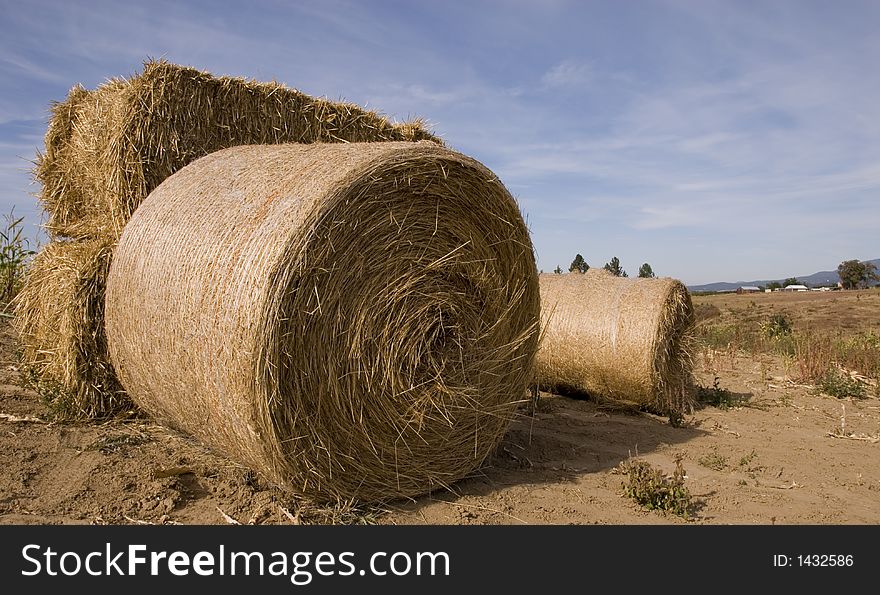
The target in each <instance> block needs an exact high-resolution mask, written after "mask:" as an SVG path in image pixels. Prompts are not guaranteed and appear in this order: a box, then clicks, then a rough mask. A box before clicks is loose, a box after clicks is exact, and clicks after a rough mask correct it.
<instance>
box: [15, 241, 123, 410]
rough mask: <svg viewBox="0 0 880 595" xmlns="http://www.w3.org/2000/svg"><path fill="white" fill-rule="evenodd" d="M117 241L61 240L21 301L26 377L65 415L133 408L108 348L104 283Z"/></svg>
mask: <svg viewBox="0 0 880 595" xmlns="http://www.w3.org/2000/svg"><path fill="white" fill-rule="evenodd" d="M112 250H113V246H112V244H110V243H107V242H105V241H103V240H91V241H83V242H74V241H55V242H52V243H50V244H48V245H47V246H46V247H45V248H44V249H43V250H42V251H41V252H40V253H39V254H38V255H37V257H36V258H35V259H34V261H33V262H32V263H31V265H30V267H29V269H28V275H27V281H26V282H25V284H24V286H23V288H22V290H21V291H20V292H19V294H18V295H17V296H16V298H15V316H14V318H13V325H14V326H15V328H16V330H17V331H18V333H19V337H20V344H21V363H22V368H23V372H24V374H25V378H26V379H28V381H29V382H30V383H31V384H32V385H34V386H35V388H36V389H37V390H38V391H39V392H40V394H41V395H42V396H43V398H44V399H45V400H46V401H47V404H48V405H49V406H50V407H51V408H52V409H53V411H55V413H56V414H57V415H58V416H59V417H61V418H66V419H76V418H86V417H88V418H94V417H104V416H106V415H108V414H110V413H120V412H125V411H130V410H131V409H132V404H131V401H129V399H128V397H127V396H126V395H125V392H124V391H123V390H122V387H121V386H120V385H119V382H118V381H117V380H116V375H115V374H114V372H113V367H112V366H111V365H110V356H109V354H108V352H107V340H106V337H105V335H104V284H105V281H106V278H107V274H108V271H109V268H110V255H111V253H112Z"/></svg>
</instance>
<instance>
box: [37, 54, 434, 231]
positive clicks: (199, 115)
mask: <svg viewBox="0 0 880 595" xmlns="http://www.w3.org/2000/svg"><path fill="white" fill-rule="evenodd" d="M421 139H429V140H435V141H436V140H437V139H436V138H435V137H433V136H432V135H431V134H430V133H429V132H427V130H426V129H425V128H424V126H423V125H422V123H421V122H420V121H418V120H416V121H412V122H408V123H402V124H394V123H392V122H389V121H388V120H387V119H386V118H384V117H383V116H381V115H379V114H377V113H375V112H371V111H367V110H364V109H362V108H360V107H358V106H356V105H353V104H350V103H342V102H332V101H328V100H326V99H320V98H314V97H310V96H308V95H305V94H303V93H300V92H299V91H296V90H293V89H289V88H287V87H284V86H283V85H281V84H278V83H259V82H256V81H250V80H245V79H240V78H229V77H214V76H212V75H210V74H208V73H206V72H201V71H198V70H195V69H193V68H187V67H183V66H177V65H174V64H169V63H167V62H165V61H161V60H160V61H150V62H147V63H146V64H145V65H144V71H143V73H141V74H138V75H136V76H134V77H132V78H130V79H113V80H111V81H108V82H107V83H105V84H104V85H101V86H100V87H98V88H97V89H95V90H94V91H87V90H85V89H83V88H82V87H80V86H76V87H74V88H73V89H71V91H70V94H69V95H68V97H67V99H66V100H65V101H63V102H61V103H58V104H56V105H55V106H54V107H53V109H52V118H51V121H50V124H49V129H48V131H47V133H46V139H45V145H46V147H45V154H44V155H41V156H39V157H38V160H37V168H36V172H35V174H36V177H37V179H38V180H39V181H40V182H41V184H42V191H41V194H40V199H41V202H42V204H43V206H44V208H45V210H46V212H47V213H48V215H49V218H48V222H47V224H46V227H47V229H48V230H49V231H50V232H51V233H53V234H54V235H60V236H66V237H71V238H95V237H99V236H104V237H109V238H112V239H116V238H117V237H118V236H119V234H120V233H121V232H122V229H123V227H124V226H125V223H126V222H127V221H128V219H129V217H130V216H131V214H132V213H133V212H134V210H135V209H136V208H137V206H138V205H139V204H140V203H141V202H142V201H143V200H144V199H145V198H146V197H147V195H148V194H149V193H150V192H151V191H152V190H153V188H155V187H156V186H158V185H159V183H161V182H162V180H164V179H165V178H167V177H168V176H170V175H171V174H172V173H174V172H175V171H177V170H178V169H180V168H181V167H183V166H184V165H186V164H187V163H189V162H191V161H193V160H194V159H197V158H199V157H201V156H203V155H207V154H208V153H211V152H213V151H217V150H219V149H223V148H226V147H232V146H238V145H245V144H274V143H291V142H299V143H312V142H358V141H370V142H373V141H415V140H421ZM438 142H439V141H438Z"/></svg>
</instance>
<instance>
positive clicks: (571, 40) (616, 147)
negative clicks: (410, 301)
mask: <svg viewBox="0 0 880 595" xmlns="http://www.w3.org/2000/svg"><path fill="white" fill-rule="evenodd" d="M157 2H158V5H157V4H156V3H154V4H152V5H146V4H143V3H135V2H103V1H100V0H98V1H96V2H90V3H75V4H74V3H67V2H60V1H59V2H51V1H48V0H45V1H44V0H33V1H31V2H28V3H19V4H16V5H10V6H9V7H8V8H5V9H4V10H5V12H4V21H3V23H2V25H0V33H2V35H0V55H2V56H4V57H3V58H0V74H2V75H3V76H4V80H5V81H6V82H7V84H5V85H4V86H3V88H2V89H0V197H3V198H0V210H2V209H3V208H4V203H2V200H6V201H7V203H5V204H9V203H11V202H21V203H27V204H29V205H35V203H34V202H33V200H32V199H31V198H30V197H29V196H28V195H27V194H26V193H27V192H28V191H33V187H31V186H30V180H29V176H28V175H27V172H26V171H24V168H22V165H24V164H23V163H22V162H21V156H22V155H23V154H25V155H30V154H32V152H33V149H35V148H37V147H39V144H40V137H41V136H42V133H43V132H44V129H45V122H44V120H42V118H44V116H45V114H46V108H47V107H48V104H49V102H50V101H51V100H57V99H62V98H63V97H64V95H65V93H66V92H67V89H68V88H69V87H70V86H71V85H72V84H73V83H75V82H83V83H84V84H86V85H87V86H94V85H97V84H99V83H100V82H101V81H103V80H104V79H105V78H107V77H110V76H117V75H127V74H131V73H132V72H134V71H136V70H138V69H139V68H140V62H141V60H143V59H144V58H145V57H147V56H156V57H158V56H164V57H166V58H168V59H169V60H172V61H175V62H180V63H186V64H191V65H194V66H197V67H199V68H204V69H207V70H211V71H214V72H217V73H222V74H233V75H243V76H251V77H255V78H259V79H276V80H280V81H283V82H285V83H287V84H289V85H291V86H295V87H297V88H300V89H302V90H303V91H305V92H307V93H311V94H315V95H323V96H327V97H330V98H334V99H346V100H349V101H354V102H356V103H360V104H362V105H367V106H368V107H370V108H372V109H377V110H379V111H382V112H384V113H386V114H388V115H389V116H391V117H393V118H396V119H405V118H409V117H413V116H422V117H425V118H427V120H428V121H429V122H430V123H431V124H433V125H434V126H435V129H436V131H437V132H438V133H439V134H441V135H442V136H443V138H444V139H445V140H446V141H447V142H448V143H449V145H450V146H452V147H454V148H456V149H459V150H461V151H464V152H466V153H468V154H471V155H473V156H474V157H476V158H478V159H480V160H481V161H483V162H484V163H486V165H488V166H489V167H490V168H492V169H493V170H494V171H495V172H496V173H498V174H499V175H500V176H501V178H502V180H504V181H505V183H506V184H507V185H508V187H509V188H510V189H511V190H513V191H514V192H515V194H517V198H518V199H519V201H520V204H521V205H522V207H523V209H524V210H525V212H526V214H527V215H528V217H529V222H530V224H531V226H532V229H533V230H534V236H533V239H534V242H535V244H536V247H537V251H538V254H539V258H540V266H541V267H542V268H545V269H548V270H549V269H552V268H553V267H554V266H555V265H556V264H559V263H563V264H564V263H567V262H570V261H571V258H572V256H573V254H574V253H576V252H579V251H581V252H584V251H587V250H589V251H591V252H592V253H593V254H594V255H597V256H595V258H602V259H605V260H607V259H608V258H610V256H611V255H614V254H617V255H618V256H620V257H621V258H622V259H624V264H625V265H628V266H629V268H633V267H636V266H638V264H641V262H644V261H645V260H648V261H649V262H651V264H652V266H654V268H655V269H657V270H660V271H661V272H662V273H663V274H671V275H675V276H680V277H682V278H683V279H684V280H685V281H694V282H696V281H712V280H717V279H713V278H712V277H711V275H717V274H719V273H718V269H717V266H718V263H719V262H722V263H723V264H724V266H725V267H726V271H727V272H726V273H725V275H726V274H729V275H730V276H732V277H737V276H739V275H740V273H741V274H742V277H743V278H749V277H762V276H764V277H774V276H780V275H784V274H785V273H786V272H790V273H792V274H793V273H795V272H800V273H802V272H808V271H809V269H810V268H811V267H810V266H809V263H810V262H813V261H814V260H819V259H821V258H830V259H831V260H834V259H837V258H841V259H842V258H844V257H859V258H875V257H877V256H880V254H878V253H873V252H872V250H876V249H877V244H876V240H875V239H874V236H872V235H871V234H870V233H868V232H867V231H868V230H870V229H871V227H870V226H871V225H874V226H875V228H876V227H880V207H878V206H877V205H878V203H877V201H876V197H877V196H878V195H880V143H878V142H877V139H878V138H880V77H875V76H871V73H873V71H874V69H875V64H876V63H877V62H878V60H880V38H878V37H877V36H876V34H875V31H874V28H873V23H876V22H877V20H878V19H880V5H877V4H876V3H873V2H853V3H851V4H848V8H847V10H839V9H835V8H834V7H832V6H830V5H828V6H825V5H823V4H821V3H816V4H803V3H801V2H787V1H784V0H783V1H780V2H773V3H749V4H746V3H738V2H726V1H713V0H707V1H706V2H699V3H693V2H674V1H670V2H665V1H658V2H650V3H640V4H639V9H638V10H634V9H632V8H631V7H629V5H628V3H611V2H609V3H600V2H591V3H582V2H566V1H564V0H559V1H558V2H554V3H552V4H546V3H540V4H534V3H529V2H521V3H520V4H518V5H517V6H516V9H515V10H514V9H511V8H510V7H509V4H508V3H495V2H486V3H476V4H474V3H470V2H463V1H462V2H444V3H406V4H405V6H406V8H405V9H403V8H402V6H404V5H396V4H392V3H375V4H372V3H370V4H366V3H362V2H354V1H348V0H333V1H328V2H321V3H279V2H268V1H267V2H264V3H260V4H259V5H258V6H257V7H256V8H247V9H244V8H241V7H232V6H231V5H226V4H224V3H220V4H217V3H215V2H209V1H207V0H194V2H191V3H186V4H183V3H178V2H171V1H170V0H157ZM50 15H51V16H52V18H48V17H49V16H50ZM131 23H137V26H136V27H132V26H131ZM18 120H32V121H33V123H32V124H27V125H24V124H22V125H21V126H19V125H18V124H15V123H14V121H18ZM4 122H6V123H10V126H11V127H4V126H3V123H4ZM853 230H858V233H855V232H853ZM804 233H810V234H812V236H811V239H810V242H809V244H808V245H803V244H802V243H801V239H800V236H799V234H800V235H801V236H802V235H803V234H804ZM598 255H601V256H598ZM591 258H592V257H591ZM629 261H632V262H629ZM801 264H802V266H799V265H801ZM831 264H833V263H831ZM823 266H824V265H823ZM804 267H806V268H807V271H805V270H803V269H804Z"/></svg>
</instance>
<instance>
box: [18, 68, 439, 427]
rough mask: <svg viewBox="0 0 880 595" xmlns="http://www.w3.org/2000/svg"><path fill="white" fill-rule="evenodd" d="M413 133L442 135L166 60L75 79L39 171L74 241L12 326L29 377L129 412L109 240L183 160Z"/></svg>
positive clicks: (57, 252) (29, 285)
mask: <svg viewBox="0 0 880 595" xmlns="http://www.w3.org/2000/svg"><path fill="white" fill-rule="evenodd" d="M418 139H430V140H433V141H435V142H437V143H439V142H440V141H439V140H438V139H436V138H435V137H434V136H432V135H431V134H430V133H428V132H427V130H426V129H425V128H424V127H423V126H422V124H421V122H420V121H418V120H416V121H412V122H409V123H403V124H394V123H391V122H389V121H388V120H387V119H385V118H384V117H382V116H381V115H379V114H376V113H374V112H370V111H366V110H363V109H361V108H359V107H357V106H355V105H352V104H348V103H339V102H330V101H327V100H324V99H317V98H313V97H309V96H307V95H305V94H303V93H300V92H298V91H295V90H293V89H288V88H286V87H284V86H282V85H279V84H277V83H258V82H255V81H249V80H244V79H235V78H228V77H220V78H218V77H214V76H211V75H210V74H208V73H205V72H200V71H198V70H195V69H192V68H186V67H182V66H177V65H174V64H169V63H167V62H164V61H161V60H160V61H151V62H147V63H146V64H145V66H144V71H143V72H142V73H141V74H138V75H136V76H133V77H132V78H130V79H127V80H126V79H114V80H111V81H109V82H107V83H105V84H104V85H101V86H100V87H98V88H97V89H95V90H93V91H88V90H85V89H83V88H82V87H80V86H75V87H74V88H73V89H71V91H70V94H69V95H68V97H67V99H66V100H65V101H63V102H60V103H57V104H55V105H54V106H53V108H52V118H51V120H50V123H49V128H48V131H47V133H46V138H45V146H46V150H45V154H43V155H40V156H38V160H37V161H38V164H37V168H36V170H35V176H36V178H37V180H38V181H39V182H40V183H41V185H42V189H41V193H40V200H41V202H42V204H43V207H44V208H45V210H46V212H47V214H48V223H47V225H46V227H47V229H48V230H49V231H50V233H51V234H52V236H53V237H54V238H55V239H56V240H63V238H65V237H67V238H75V239H77V240H78V241H79V243H69V242H67V241H64V242H63V243H60V244H57V245H54V244H52V245H50V246H49V248H47V250H46V253H45V255H44V256H43V257H42V259H41V260H40V262H39V264H37V265H36V267H35V270H34V272H33V274H32V275H30V276H29V277H28V279H29V280H26V281H25V291H24V293H25V295H24V297H23V300H22V301H21V304H20V306H19V313H20V314H21V317H22V320H21V322H20V325H19V326H20V328H21V330H22V334H21V338H22V346H23V351H24V354H25V367H26V369H27V370H28V372H29V377H30V380H31V382H32V383H33V384H35V385H36V386H37V387H38V388H39V390H40V392H41V393H43V394H44V395H45V396H46V399H47V401H49V402H50V403H51V404H52V405H53V407H54V408H55V409H56V411H57V412H58V413H59V415H60V416H61V417H64V418H85V417H91V416H104V415H107V414H110V413H112V412H114V411H121V412H123V413H126V412H128V410H129V407H130V403H129V401H128V400H127V399H126V398H124V395H123V393H122V392H121V388H120V387H119V383H118V382H117V381H116V379H115V377H114V373H113V369H112V366H110V363H109V361H108V359H107V355H106V347H105V346H104V331H103V323H104V322H103V303H102V302H101V300H102V299H103V291H104V290H103V288H104V284H105V275H106V272H107V270H108V267H109V262H110V259H111V256H112V249H111V244H114V243H115V242H116V240H117V239H118V236H119V234H120V233H121V231H122V229H123V228H124V226H125V224H126V222H127V221H128V219H129V217H130V216H131V214H132V213H133V212H134V210H135V209H136V208H137V207H138V205H139V204H140V203H141V202H142V201H143V200H144V199H145V198H146V196H147V195H148V194H149V193H150V192H151V191H152V190H153V189H154V188H155V187H156V186H158V185H159V184H160V183H161V182H162V181H163V180H164V179H165V178H166V177H168V176H169V175H171V174H173V173H174V172H175V171H177V170H178V169H180V168H181V167H183V166H185V165H186V164H187V163H189V162H191V161H193V160H194V159H197V158H198V157H200V156H202V155H205V154H207V153H210V152H212V151H215V150H217V149H222V148H225V147H230V146H236V145H242V144H259V143H268V144H274V143H284V142H301V143H311V142H354V141H386V140H398V141H399V140H418ZM15 231H16V230H15V229H14V228H12V229H11V232H15ZM11 232H10V233H11ZM10 237H11V238H15V237H16V236H14V235H11V236H10ZM7 243H8V244H9V245H10V246H14V245H15V244H14V242H13V241H12V240H9V241H8V242H7ZM7 252H9V251H8V250H6V249H4V256H5V255H7ZM9 256H10V259H13V258H14V259H16V260H13V261H12V265H13V266H8V267H0V269H2V270H0V272H4V273H7V272H9V274H8V275H7V283H6V284H7V285H10V286H11V289H14V290H17V289H18V285H17V282H18V280H19V279H18V277H16V276H15V275H16V274H17V273H18V271H19V270H20V267H19V266H18V265H19V262H18V261H20V260H22V259H23V257H25V256H28V254H27V253H26V252H20V253H19V252H16V253H12V252H9ZM90 257H92V258H94V259H95V260H94V261H88V258H90ZM4 264H5V260H4V262H0V265H4ZM56 289H57V290H58V291H56ZM59 292H60V293H59ZM55 316H58V317H60V320H62V323H61V324H59V325H55V322H54V319H53V317H55Z"/></svg>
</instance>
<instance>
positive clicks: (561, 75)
mask: <svg viewBox="0 0 880 595" xmlns="http://www.w3.org/2000/svg"><path fill="white" fill-rule="evenodd" d="M592 74H593V70H592V67H591V66H590V65H589V64H587V63H585V62H575V61H573V60H563V61H562V62H560V63H559V64H556V65H555V66H553V68H551V69H550V70H548V71H547V72H545V73H544V75H543V76H542V77H541V83H542V84H543V85H544V87H547V88H550V89H553V88H559V87H578V86H581V85H584V84H586V83H589V82H590V80H591V79H592Z"/></svg>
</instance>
